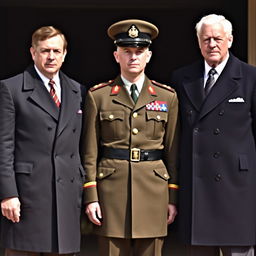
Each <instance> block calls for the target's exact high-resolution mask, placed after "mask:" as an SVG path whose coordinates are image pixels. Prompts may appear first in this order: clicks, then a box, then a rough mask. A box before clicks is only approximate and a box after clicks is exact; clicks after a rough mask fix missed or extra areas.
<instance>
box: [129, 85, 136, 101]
mask: <svg viewBox="0 0 256 256" xmlns="http://www.w3.org/2000/svg"><path fill="white" fill-rule="evenodd" d="M130 90H131V97H132V99H133V101H134V103H136V102H137V99H138V95H137V93H136V90H137V85H136V84H132V85H131V89H130Z"/></svg>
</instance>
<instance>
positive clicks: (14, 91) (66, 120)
mask: <svg viewBox="0 0 256 256" xmlns="http://www.w3.org/2000/svg"><path fill="white" fill-rule="evenodd" d="M30 52H31V56H32V58H33V61H34V65H32V66H30V67H29V68H27V69H26V70H25V71H24V72H23V73H21V74H18V75H16V76H14V77H11V78H9V79H6V80H2V81H1V82H0V120H1V122H0V200H1V211H2V217H1V246H3V247H4V248H6V251H5V254H6V255H7V256H12V255H16V256H17V255H19V256H23V255H26V256H28V255H33V256H36V255H41V254H45V253H47V254H54V255H56V254H71V253H72V254H73V253H75V252H78V251H79V250H80V211H81V198H82V185H83V179H84V171H83V168H82V167H81V164H80V154H79V139H80V131H81V121H82V110H81V104H82V93H81V92H82V91H84V89H82V88H83V87H82V86H81V85H80V84H79V83H77V82H76V81H74V80H72V79H70V78H69V77H67V76H66V75H65V74H64V73H63V72H61V71H60V68H61V66H62V63H63V61H64V58H65V55H66V52H67V42H66V39H65V36H64V35H63V34H62V33H61V32H60V31H59V30H58V29H56V28H54V27H51V26H47V27H42V28H39V29H38V30H36V31H35V32H34V34H33V36H32V47H31V49H30Z"/></svg>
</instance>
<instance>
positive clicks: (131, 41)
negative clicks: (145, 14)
mask: <svg viewBox="0 0 256 256" xmlns="http://www.w3.org/2000/svg"><path fill="white" fill-rule="evenodd" d="M158 33H159V31H158V28H157V27H156V26H155V25H153V24H152V23H149V22H147V21H144V20H137V19H130V20H122V21H119V22H116V23H114V24H113V25H111V26H110V27H109V28H108V36H109V37H110V38H111V39H113V40H114V43H115V44H116V45H117V46H127V47H128V46H129V47H147V46H149V45H150V44H151V43H152V40H153V39H155V38H156V37H157V36H158Z"/></svg>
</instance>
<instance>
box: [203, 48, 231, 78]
mask: <svg viewBox="0 0 256 256" xmlns="http://www.w3.org/2000/svg"><path fill="white" fill-rule="evenodd" d="M228 58H229V53H227V57H226V58H225V59H224V60H223V61H222V62H221V63H220V64H219V65H218V66H217V67H215V70H216V71H217V75H218V76H219V75H220V74H221V72H222V71H223V69H224V68H225V66H226V64H227V62H228ZM210 69H212V67H211V66H209V65H208V63H207V62H206V61H204V70H205V73H204V76H205V77H208V73H209V70H210Z"/></svg>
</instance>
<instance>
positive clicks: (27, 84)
mask: <svg viewBox="0 0 256 256" xmlns="http://www.w3.org/2000/svg"><path fill="white" fill-rule="evenodd" d="M23 88H24V91H31V94H30V96H29V98H30V99H31V100H32V101H34V102H35V104H37V105H38V106H39V107H40V108H41V109H43V110H44V111H46V112H47V113H49V115H51V116H52V117H53V118H54V119H55V120H56V121H57V120H58V117H59V109H58V108H57V107H56V105H55V103H54V101H53V100H49V99H50V97H51V95H50V94H49V92H48V91H47V89H46V88H45V86H44V84H43V81H42V80H41V79H40V77H39V76H38V75H37V73H36V71H35V69H34V67H32V66H30V67H29V68H28V69H27V70H25V72H24V81H23Z"/></svg>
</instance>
